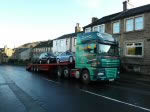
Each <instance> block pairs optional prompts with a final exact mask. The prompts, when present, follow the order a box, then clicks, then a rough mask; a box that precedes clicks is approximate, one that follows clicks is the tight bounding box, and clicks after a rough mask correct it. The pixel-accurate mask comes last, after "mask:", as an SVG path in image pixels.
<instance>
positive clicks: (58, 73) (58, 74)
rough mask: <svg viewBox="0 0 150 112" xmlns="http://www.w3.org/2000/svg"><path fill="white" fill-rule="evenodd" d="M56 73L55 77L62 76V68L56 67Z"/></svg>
mask: <svg viewBox="0 0 150 112" xmlns="http://www.w3.org/2000/svg"><path fill="white" fill-rule="evenodd" d="M56 73H57V77H58V78H62V68H61V67H58V68H57V71H56Z"/></svg>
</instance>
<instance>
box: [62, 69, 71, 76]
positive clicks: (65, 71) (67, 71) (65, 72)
mask: <svg viewBox="0 0 150 112" xmlns="http://www.w3.org/2000/svg"><path fill="white" fill-rule="evenodd" d="M63 75H64V77H65V78H69V77H70V70H69V68H68V67H65V68H64V69H63Z"/></svg>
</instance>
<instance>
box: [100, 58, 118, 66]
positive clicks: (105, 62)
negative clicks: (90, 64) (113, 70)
mask: <svg viewBox="0 0 150 112" xmlns="http://www.w3.org/2000/svg"><path fill="white" fill-rule="evenodd" d="M119 64H120V61H119V60H117V59H116V60H113V59H102V67H119Z"/></svg>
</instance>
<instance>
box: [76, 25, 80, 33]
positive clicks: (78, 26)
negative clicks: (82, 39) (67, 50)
mask: <svg viewBox="0 0 150 112" xmlns="http://www.w3.org/2000/svg"><path fill="white" fill-rule="evenodd" d="M80 31H81V27H80V24H79V23H77V24H76V27H75V33H77V32H80Z"/></svg>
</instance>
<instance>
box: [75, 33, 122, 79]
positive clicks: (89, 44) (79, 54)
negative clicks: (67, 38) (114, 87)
mask: <svg viewBox="0 0 150 112" xmlns="http://www.w3.org/2000/svg"><path fill="white" fill-rule="evenodd" d="M100 43H104V44H109V45H117V43H116V41H115V40H114V38H113V37H112V36H111V35H106V34H101V33H98V32H91V33H80V34H78V36H77V46H76V68H78V69H81V70H82V69H88V71H89V73H90V79H91V80H93V81H94V80H109V79H116V78H117V77H118V73H119V67H120V60H119V58H118V56H109V57H107V56H102V55H100V54H98V53H97V45H98V44H100ZM114 57H115V58H114ZM98 73H103V74H104V75H98Z"/></svg>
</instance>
